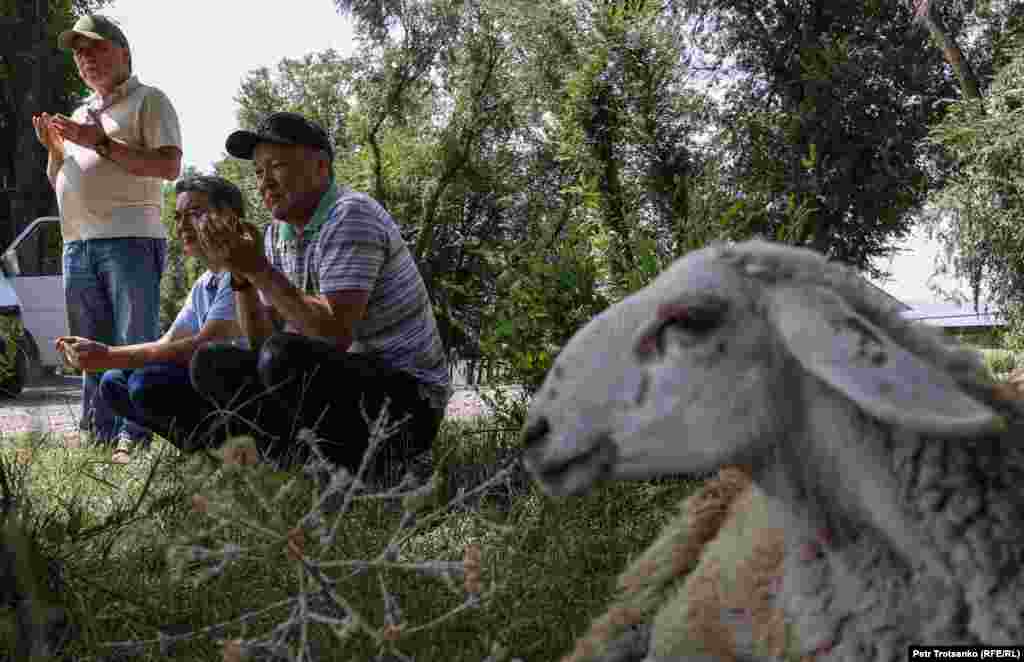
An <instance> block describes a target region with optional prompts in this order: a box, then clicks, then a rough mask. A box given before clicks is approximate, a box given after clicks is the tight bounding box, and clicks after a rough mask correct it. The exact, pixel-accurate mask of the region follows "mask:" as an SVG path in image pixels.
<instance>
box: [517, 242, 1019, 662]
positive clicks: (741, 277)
mask: <svg viewBox="0 0 1024 662" xmlns="http://www.w3.org/2000/svg"><path fill="white" fill-rule="evenodd" d="M1021 432H1024V402H1022V401H1020V400H1019V399H1016V398H1013V397H1009V396H1008V393H1007V390H1006V389H1005V387H1002V386H1000V385H996V384H994V383H993V382H992V380H991V378H990V377H989V375H988V373H987V372H986V370H985V368H984V366H983V364H982V362H981V359H980V357H979V356H978V354H977V353H975V352H974V351H972V350H970V349H967V348H964V347H962V346H960V345H958V344H956V343H955V342H953V341H951V340H949V339H947V338H946V337H945V336H944V335H943V334H942V333H941V331H938V330H935V329H931V328H927V327H923V326H921V325H918V324H915V323H912V322H908V321H906V320H904V319H902V318H901V317H900V316H899V314H898V312H897V311H896V310H895V309H894V308H893V307H892V304H890V303H889V302H887V301H885V300H884V299H882V298H881V297H880V296H879V295H878V294H877V293H876V292H875V291H874V290H873V289H872V288H870V287H868V286H867V285H866V283H865V282H864V281H863V280H862V279H861V278H860V277H859V276H857V275H856V274H855V273H854V272H853V271H852V270H850V269H848V268H845V267H843V266H841V265H839V264H836V263H833V262H828V261H827V260H825V259H824V258H823V257H822V256H821V255H819V254H817V253H814V252H812V251H808V250H804V249H798V248H793V247H788V246H783V245H778V244H772V243H767V242H762V241H750V242H745V243H741V244H737V245H732V246H712V247H709V248H706V249H703V250H700V251H695V252H693V253H690V254H688V255H686V256H684V257H683V258H681V259H679V260H678V261H677V262H676V263H675V264H674V265H672V266H671V267H670V268H669V269H667V270H666V271H665V272H664V273H663V274H661V275H660V276H659V277H658V278H657V279H656V280H655V281H654V282H653V283H651V284H650V285H649V286H647V287H646V288H644V289H642V290H640V291H639V292H637V293H635V294H633V295H632V296H630V297H628V298H627V299H625V300H623V301H622V302H620V303H618V304H616V305H614V306H612V307H610V308H609V309H608V310H606V311H605V312H604V313H602V314H601V315H599V316H598V317H596V318H595V319H594V320H592V321H591V322H590V323H589V324H588V325H586V326H585V327H584V328H583V329H581V330H580V331H579V332H578V333H577V334H576V335H575V336H574V337H573V338H572V340H571V341H570V342H569V343H568V344H567V345H566V347H565V348H564V349H563V350H562V352H561V353H560V354H559V356H558V359H557V360H556V362H555V364H554V366H553V367H552V369H551V371H550V373H549V374H548V376H547V378H546V380H545V382H544V384H543V386H542V387H541V389H540V390H539V391H538V392H537V394H536V396H535V397H534V399H533V402H532V404H531V408H530V412H529V416H528V419H527V425H526V427H525V430H524V441H525V444H526V450H525V452H524V456H523V457H524V462H525V464H526V466H527V468H528V469H529V470H530V472H531V473H532V474H533V475H534V477H535V478H536V479H537V480H538V481H539V482H540V484H541V486H542V487H543V489H544V490H546V491H547V492H548V493H551V494H555V495H560V494H575V493H581V492H584V491H586V490H587V489H589V487H590V486H591V485H593V483H594V482H595V481H597V480H599V479H602V478H648V477H653V476H657V475H663V474H679V473H689V474H702V473H706V472H709V471H713V470H715V469H717V468H720V467H723V466H727V465H733V466H740V467H743V468H744V470H745V471H746V472H747V473H749V475H750V476H751V478H752V480H753V483H754V484H755V486H756V487H757V488H758V490H759V491H760V492H762V493H763V494H764V495H766V497H767V499H768V500H769V501H770V502H771V503H772V504H774V506H773V508H772V509H771V512H770V514H766V515H765V516H766V517H768V516H770V517H771V518H772V520H771V522H770V525H771V526H774V527H777V528H779V529H780V530H782V531H784V532H785V534H784V538H785V540H784V541H783V545H784V558H783V560H782V581H781V587H780V589H781V590H780V591H779V592H778V594H777V595H776V596H775V598H774V599H775V601H776V604H777V605H778V606H779V608H780V609H781V611H782V613H784V615H785V619H786V621H787V623H789V624H790V625H792V626H793V628H794V631H795V632H796V637H797V640H798V643H797V645H798V647H799V650H798V651H796V653H798V654H800V655H816V657H815V658H814V659H817V660H857V661H861V660H877V661H883V660H884V661H889V660H903V659H905V656H906V654H907V647H908V646H909V645H911V644H922V643H924V644H945V643H990V644H1008V643H1020V642H1021V641H1024V577H1022V561H1024V544H1022V543H1024V437H1022V436H1021ZM808 544H814V545H817V546H819V547H820V549H821V550H822V553H821V555H820V560H819V561H810V560H809V559H808V557H807V554H806V550H807V547H808ZM656 629H657V622H655V630H656ZM653 637H654V639H657V638H658V635H657V632H655V633H654V635H653ZM649 659H650V660H655V659H658V651H657V650H652V654H651V656H650V657H649ZM673 659H680V658H678V657H676V658H673ZM683 659H685V658H683ZM694 659H704V658H694Z"/></svg>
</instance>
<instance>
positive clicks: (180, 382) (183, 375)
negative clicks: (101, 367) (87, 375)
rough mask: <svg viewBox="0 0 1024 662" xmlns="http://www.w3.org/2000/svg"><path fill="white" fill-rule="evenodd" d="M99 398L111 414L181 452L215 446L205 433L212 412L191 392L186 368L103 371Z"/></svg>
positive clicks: (155, 366)
mask: <svg viewBox="0 0 1024 662" xmlns="http://www.w3.org/2000/svg"><path fill="white" fill-rule="evenodd" d="M99 397H100V399H101V400H102V401H103V404H104V405H105V406H107V407H109V408H110V409H111V410H113V412H114V413H115V414H117V415H118V416H121V417H122V418H124V419H125V421H128V422H130V423H132V424H136V425H139V426H142V427H144V428H147V429H149V430H151V431H153V432H155V433H157V434H159V435H160V436H162V437H164V438H165V439H167V440H168V441H170V442H171V443H173V444H174V445H175V446H177V447H178V448H180V449H182V450H188V451H191V450H196V449H197V448H199V447H201V446H207V445H210V446H216V445H218V444H219V441H220V439H219V438H218V439H216V440H215V439H213V438H212V437H210V435H209V429H210V427H211V426H212V425H213V423H214V422H215V419H214V416H213V414H214V408H213V406H212V405H211V404H210V403H207V402H206V401H205V400H204V399H203V398H202V397H201V396H200V395H199V394H198V393H197V392H196V391H195V389H193V388H192V381H191V379H190V378H189V369H188V366H187V365H179V364H177V363H150V364H148V365H145V366H143V367H142V368H138V369H135V370H107V371H106V372H105V373H103V378H102V379H101V380H100V387H99Z"/></svg>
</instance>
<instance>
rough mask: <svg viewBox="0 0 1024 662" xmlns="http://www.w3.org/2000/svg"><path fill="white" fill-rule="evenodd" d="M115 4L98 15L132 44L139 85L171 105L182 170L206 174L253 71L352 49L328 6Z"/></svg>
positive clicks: (243, 0) (193, 0) (293, 1)
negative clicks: (149, 87) (177, 126)
mask: <svg viewBox="0 0 1024 662" xmlns="http://www.w3.org/2000/svg"><path fill="white" fill-rule="evenodd" d="M262 7H263V9H266V11H264V10H263V9H261V5H260V4H259V3H254V2H252V1H251V0H205V1H200V0H176V1H175V2H174V3H171V4H168V5H166V6H162V5H157V4H154V3H153V2H152V0H114V2H113V3H112V4H110V5H108V6H106V7H104V8H103V10H102V11H101V13H102V14H103V15H105V16H108V17H109V18H112V19H114V20H115V21H116V22H117V23H118V25H120V26H121V29H122V30H123V31H124V33H125V36H126V37H127V38H128V43H129V45H130V46H131V52H132V71H133V73H135V74H136V75H138V77H139V81H140V82H142V83H145V84H147V85H153V86H155V87H158V88H160V89H161V90H163V91H164V92H165V93H166V94H167V96H168V97H169V98H170V99H171V103H172V104H174V107H175V110H177V112H178V121H179V122H180V124H181V135H182V141H183V143H184V147H183V152H184V155H183V157H182V161H183V165H192V166H195V167H197V168H198V169H199V170H202V171H204V172H207V173H209V172H211V171H212V169H213V167H212V164H213V162H215V161H219V160H221V158H222V157H223V156H224V154H225V153H224V141H225V140H226V139H227V137H228V134H230V133H231V132H232V131H234V130H235V129H236V128H238V123H237V120H236V115H235V113H236V111H237V104H236V103H235V101H234V97H235V95H236V94H238V90H239V87H240V86H241V83H242V79H243V78H244V77H245V75H246V74H247V73H248V72H249V71H250V70H252V69H257V68H259V67H268V68H270V69H271V70H273V69H274V68H275V67H276V65H277V63H278V62H279V61H281V60H282V59H284V58H286V57H287V58H299V57H302V56H304V55H307V54H309V53H316V52H319V51H324V50H327V49H328V48H333V49H334V50H336V51H338V52H339V53H341V54H343V55H345V54H348V53H350V52H351V50H352V45H351V41H352V30H351V27H350V24H349V21H348V19H347V18H344V17H342V16H341V15H340V14H338V12H337V10H336V9H335V5H334V2H333V1H332V0H286V2H281V3H268V4H265V5H262Z"/></svg>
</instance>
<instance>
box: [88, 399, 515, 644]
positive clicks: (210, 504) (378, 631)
mask: <svg viewBox="0 0 1024 662" xmlns="http://www.w3.org/2000/svg"><path fill="white" fill-rule="evenodd" d="M388 405H389V401H388V400H385V402H384V404H383V406H382V407H381V411H380V413H379V415H378V416H377V418H376V419H375V420H373V421H371V420H370V418H369V416H368V415H367V414H366V412H365V411H363V417H364V419H365V420H366V422H367V424H368V425H369V426H370V430H371V434H370V441H369V447H368V449H367V451H366V453H365V454H364V456H363V459H362V462H361V465H360V467H359V469H358V471H357V472H356V475H354V476H353V475H352V474H351V473H350V472H349V471H347V470H346V469H345V468H343V467H336V466H334V465H332V464H331V463H330V462H329V461H328V460H327V459H326V458H325V457H324V455H323V453H322V452H321V451H320V449H319V448H318V446H317V442H318V441H319V439H318V438H317V436H316V435H315V433H314V432H312V431H311V430H309V429H303V430H301V431H300V432H299V434H298V439H299V440H300V441H301V442H302V443H304V444H305V445H306V446H308V448H309V451H310V453H309V458H308V460H307V461H306V463H305V464H304V466H303V467H302V472H303V473H304V474H305V475H306V476H307V477H309V478H313V479H314V481H313V482H314V483H315V484H316V486H317V487H316V488H315V489H314V497H313V499H312V504H311V506H310V508H309V509H308V511H307V512H305V514H303V515H302V516H301V517H300V518H299V519H298V521H296V522H292V523H288V522H286V521H285V520H284V518H283V516H282V512H281V511H282V508H281V507H280V505H281V504H282V503H283V501H284V499H285V498H286V497H287V496H288V495H289V493H291V492H292V490H294V489H295V488H296V487H297V486H298V484H299V482H300V480H301V476H299V475H293V476H292V477H291V478H290V479H289V480H287V481H286V482H284V483H283V484H280V487H278V488H277V489H276V492H275V493H274V494H272V495H268V494H266V493H265V492H264V490H263V489H262V488H260V487H259V485H258V484H257V481H255V480H254V478H253V477H254V473H255V472H256V471H257V470H258V469H257V468H256V465H257V464H258V463H259V453H258V451H257V449H256V446H255V444H254V442H253V440H252V438H251V437H236V438H233V439H231V440H229V441H228V442H227V443H225V444H224V446H223V447H222V448H221V449H220V451H219V455H220V457H221V459H222V461H223V463H222V465H221V467H220V469H219V470H218V473H221V474H224V475H226V474H232V475H233V477H234V478H235V479H237V480H238V482H237V483H236V485H239V486H240V487H238V488H235V489H236V491H237V492H243V491H244V492H246V493H247V494H246V495H243V494H238V493H236V494H206V493H202V492H198V493H195V494H193V495H192V497H191V498H192V507H193V509H194V510H196V511H197V512H200V513H203V514H204V515H206V516H207V517H208V518H209V519H211V520H212V525H211V526H210V527H209V528H208V529H206V530H205V531H201V532H199V533H198V535H196V536H194V537H192V538H191V541H192V542H189V541H184V542H182V543H181V544H177V545H173V546H172V547H171V548H170V549H169V551H168V558H169V561H170V563H169V564H170V565H171V567H172V568H174V569H175V575H176V577H177V578H179V579H181V578H182V577H183V576H184V574H185V572H186V571H188V570H195V569H199V570H200V571H199V572H198V573H197V574H195V575H194V576H193V577H192V581H193V582H194V583H195V584H196V585H199V584H201V583H203V582H205V581H208V580H210V579H212V578H213V577H216V576H218V575H220V574H222V573H223V572H224V571H225V570H226V569H227V568H228V567H229V566H231V565H232V564H234V563H237V562H239V561H241V560H260V559H266V558H267V553H268V552H271V553H275V554H279V553H280V552H283V555H284V557H285V558H287V559H288V562H289V563H291V564H293V566H294V567H295V568H296V570H297V572H296V573H295V576H296V577H297V581H296V586H295V587H294V588H293V594H292V595H290V596H289V597H287V598H285V599H283V600H279V601H277V602H274V603H272V604H265V605H260V606H259V607H256V608H253V609H250V610H249V611H246V612H245V613H243V614H242V615H240V616H238V617H237V618H234V619H231V620H227V621H224V622H220V623H217V624H214V625H209V626H207V627H204V628H200V629H197V630H193V631H190V632H186V633H181V634H174V635H168V634H164V633H162V632H161V633H160V634H159V635H158V637H156V638H153V639H139V640H130V641H118V642H110V643H108V644H107V646H109V647H111V648H112V649H114V650H116V651H119V652H121V653H127V654H137V653H140V652H142V651H143V650H145V649H146V648H149V647H153V646H155V647H158V648H159V650H160V651H161V653H162V654H167V653H169V652H170V651H171V649H172V647H173V646H174V644H176V643H178V642H182V641H186V640H189V639H193V638H198V637H210V638H213V639H214V640H216V641H218V642H219V643H221V644H222V646H223V659H224V660H225V662H230V661H234V660H243V659H249V660H255V659H275V660H289V661H290V662H310V661H312V660H314V659H316V658H315V652H314V648H313V646H312V642H311V638H310V635H311V633H310V626H311V625H313V624H320V625H322V626H326V628H327V629H328V630H329V631H330V632H332V633H333V634H334V636H335V637H336V639H337V641H338V642H339V643H344V642H345V641H346V640H348V639H349V638H350V637H352V636H353V635H354V634H356V633H360V632H361V633H363V634H365V635H368V636H369V637H371V638H372V640H373V641H374V642H375V644H376V645H377V648H378V654H379V655H381V656H384V655H387V656H388V657H389V658H390V659H397V660H410V661H411V660H413V659H414V658H413V657H411V656H410V655H409V654H407V653H406V652H403V650H402V643H403V640H405V638H406V637H408V636H409V635H412V634H414V633H416V632H420V631H423V630H427V629H430V628H434V627H437V626H438V625H441V624H442V623H444V622H445V621H448V620H449V619H451V618H453V617H455V616H457V615H459V614H461V613H463V612H465V611H467V610H473V609H479V608H481V607H482V606H483V605H484V604H485V603H486V602H487V601H488V600H489V599H490V598H491V597H492V596H493V595H494V594H495V592H496V590H497V589H498V588H499V586H498V585H497V584H496V583H495V582H494V581H493V579H492V580H491V581H490V582H489V583H487V582H485V580H484V577H483V568H482V564H481V549H480V547H479V546H478V545H475V544H471V545H468V546H467V547H466V548H465V552H464V556H463V558H462V559H461V560H425V561H420V562H399V560H398V559H399V551H400V549H401V548H402V546H403V544H404V543H406V542H407V541H409V540H410V538H412V537H413V536H415V535H416V534H417V533H419V532H422V531H423V530H424V528H425V527H427V526H429V525H432V524H436V523H438V522H439V521H441V520H442V519H443V518H445V517H446V516H448V514H449V513H450V512H451V510H452V509H453V508H456V507H458V506H461V505H464V504H465V503H466V501H467V500H469V499H471V498H473V497H474V496H477V495H480V494H482V493H484V492H486V491H487V490H489V489H490V488H492V487H493V486H495V485H496V484H499V483H502V482H505V481H508V480H509V477H510V476H511V474H512V471H513V469H514V467H513V464H514V462H515V460H512V461H509V462H506V463H505V464H504V466H503V467H502V468H501V469H500V470H498V471H497V472H496V473H495V474H494V475H493V476H491V477H490V478H489V479H488V480H486V481H484V482H483V483H481V484H480V485H478V486H477V487H475V488H473V489H472V490H465V489H464V488H460V490H459V492H458V493H457V494H456V496H455V497H454V498H453V499H451V500H450V501H449V502H448V503H447V504H444V505H443V506H440V507H438V508H436V509H435V510H434V511H433V512H428V506H430V505H431V504H432V503H434V499H433V495H434V493H435V492H436V491H437V488H438V487H439V484H440V480H439V475H438V473H437V471H436V470H435V472H434V473H433V474H432V475H431V476H430V478H429V479H428V480H426V481H422V480H420V479H418V478H417V477H416V476H415V475H414V474H413V473H412V472H407V473H406V474H405V476H404V477H403V478H402V480H401V481H400V482H399V483H398V484H397V485H394V486H392V487H388V488H386V489H385V488H379V487H375V486H374V485H372V484H370V482H369V481H367V480H364V479H365V477H366V475H367V472H368V470H369V468H370V467H371V466H372V464H373V459H374V457H375V456H376V454H377V451H378V450H379V449H380V448H381V446H382V445H383V444H384V443H385V442H386V441H387V440H388V439H390V438H392V437H393V436H395V435H396V433H397V432H398V430H399V428H400V427H401V425H402V424H403V423H404V419H403V420H399V421H397V422H391V420H390V418H389V415H388ZM215 475H216V474H215ZM243 497H248V498H249V499H254V500H255V502H256V507H257V510H258V511H259V515H260V516H259V517H257V516H253V515H252V511H251V510H250V509H248V508H245V507H240V506H239V505H238V499H239V498H243ZM360 500H362V501H365V500H386V501H387V502H390V503H394V504H397V505H398V506H400V507H401V510H402V514H401V517H400V520H399V523H398V525H397V527H396V528H395V529H394V531H392V532H391V534H390V540H389V541H388V542H387V544H386V545H385V546H384V549H383V550H382V551H381V552H380V553H379V554H378V555H377V557H376V558H368V559H338V558H331V555H332V552H337V549H336V545H335V544H334V543H335V541H336V540H337V539H338V536H339V533H341V532H342V531H343V530H344V528H345V525H346V523H351V518H346V515H349V514H350V512H351V509H352V506H353V504H354V503H355V502H356V501H360ZM482 521H484V522H485V523H487V524H488V525H489V526H491V527H494V528H497V529H498V530H499V532H500V533H505V534H507V533H509V532H510V529H509V527H502V526H500V525H497V524H494V523H493V522H489V521H487V520H482ZM232 526H234V527H243V528H244V529H246V530H247V531H248V532H249V533H250V534H251V535H252V537H253V538H254V539H256V540H258V541H259V542H258V543H255V544H251V545H248V546H242V545H238V544H235V543H231V542H221V543H220V545H219V547H211V546H208V545H204V544H200V543H198V542H197V541H203V540H205V541H210V540H214V539H216V538H217V536H218V534H221V538H224V537H225V536H224V535H223V534H224V533H225V532H226V531H227V529H228V528H229V527H232ZM506 529H509V530H506ZM330 570H347V571H348V572H349V573H350V574H349V576H350V577H354V576H356V575H360V574H363V573H367V572H370V571H377V579H378V582H377V583H378V586H379V590H380V596H381V600H382V603H383V607H384V610H383V611H384V623H375V622H373V619H372V618H371V617H370V616H369V615H368V614H367V613H365V612H363V611H360V609H359V608H357V607H356V606H355V605H354V604H353V602H352V601H351V600H349V599H346V596H345V595H343V594H342V593H341V592H340V591H339V590H338V582H337V580H334V579H332V578H331V577H329V576H328V574H327V573H326V572H325V571H330ZM384 570H392V571H393V570H398V571H405V572H412V573H418V574H420V575H422V576H426V577H431V578H435V579H438V580H440V581H441V582H442V584H443V585H445V586H446V587H447V588H448V589H449V590H450V591H452V592H454V593H455V594H456V595H459V596H462V597H463V600H462V601H461V603H459V604H458V605H456V606H455V607H453V608H452V609H450V610H449V611H448V612H446V613H444V614H442V615H440V616H438V617H436V618H434V619H432V620H430V621H428V622H424V623H411V622H408V621H406V620H405V619H404V618H403V612H402V609H401V605H400V604H399V600H398V598H397V597H396V595H395V594H394V593H393V592H392V591H391V590H389V587H388V584H387V582H386V581H385V577H384V573H383V572H382V571H384ZM274 613H287V616H286V617H285V618H283V620H281V621H280V622H279V623H278V624H277V625H276V626H275V627H273V628H272V629H270V631H269V632H264V633H262V634H260V635H256V636H252V637H248V638H229V637H228V633H229V632H230V631H232V630H233V629H235V628H241V629H242V630H243V632H244V631H245V629H246V627H247V626H248V625H251V624H252V623H254V622H255V621H257V619H263V618H264V617H266V616H268V615H271V614H274ZM498 657H504V656H503V655H501V656H498ZM492 658H494V659H497V657H495V656H493V655H492ZM489 659H491V658H489Z"/></svg>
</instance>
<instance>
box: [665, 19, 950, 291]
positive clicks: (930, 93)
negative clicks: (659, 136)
mask: <svg viewBox="0 0 1024 662" xmlns="http://www.w3.org/2000/svg"><path fill="white" fill-rule="evenodd" d="M683 4H684V5H685V8H686V10H687V12H688V16H689V17H690V18H691V20H693V21H695V22H696V23H697V24H698V25H699V26H700V28H701V29H699V30H698V35H699V37H700V39H699V44H700V45H701V46H702V47H703V48H704V49H705V51H706V52H707V53H709V54H710V56H711V57H712V58H713V59H714V60H715V61H717V62H720V63H723V65H722V66H725V64H728V65H729V73H730V76H731V77H732V82H729V83H727V84H725V85H724V86H723V87H724V88H725V94H724V102H723V107H722V116H721V120H720V123H719V126H720V127H721V130H720V132H719V134H718V136H717V142H718V144H719V145H721V147H722V150H723V159H722V162H723V163H724V164H726V166H727V173H728V179H729V180H730V181H731V183H732V186H733V187H734V188H735V190H736V191H737V193H738V194H739V197H738V200H737V202H738V205H739V207H740V209H739V210H738V213H737V215H736V219H737V220H739V221H740V222H741V223H742V224H743V225H745V226H746V227H747V228H748V229H749V230H753V231H756V232H757V233H759V234H763V235H766V236H768V237H771V238H774V239H778V240H784V241H788V242H791V243H795V244H801V245H808V246H811V247H814V248H816V249H818V250H820V251H822V252H824V253H826V254H828V255H830V256H831V257H833V258H836V259H840V260H842V261H844V262H847V263H850V264H852V265H854V266H856V267H858V268H861V269H863V270H865V271H867V272H869V273H872V274H874V275H878V274H877V270H876V269H875V268H874V267H873V266H872V260H873V259H874V258H876V257H878V256H882V255H885V254H887V253H888V251H889V249H890V247H891V245H892V243H893V241H894V240H897V239H900V238H902V237H904V236H905V235H906V233H907V232H908V231H909V227H910V224H911V222H912V220H913V216H912V214H911V212H913V211H914V210H916V209H917V208H919V206H920V205H921V204H922V202H923V200H924V197H925V194H926V191H927V188H928V185H929V183H930V182H929V170H928V168H927V165H928V160H927V158H926V156H927V155H926V154H924V153H923V151H922V149H921V147H920V141H921V139H922V138H923V137H924V135H925V133H926V131H927V127H928V125H929V124H930V123H932V122H934V121H937V120H938V119H939V117H940V115H939V113H940V112H941V110H942V107H943V103H944V100H945V99H948V98H950V97H952V96H953V94H954V90H953V82H952V80H951V79H950V77H949V76H947V75H946V74H945V71H944V66H945V64H944V62H943V60H942V54H941V53H940V51H939V50H938V49H935V48H931V47H929V45H928V44H927V42H926V40H927V39H928V33H927V32H926V31H925V30H921V29H916V28H915V26H914V16H913V15H912V14H911V12H910V11H909V10H908V8H907V7H906V6H905V5H904V4H901V3H891V2H881V1H880V0H879V1H874V2H863V1H861V0H856V1H854V0H841V1H835V0H827V1H826V0H808V1H802V0H801V1H797V0H771V1H769V2H753V1H750V0H731V1H729V2H711V1H710V0H708V1H704V0H692V1H690V2H685V3H683Z"/></svg>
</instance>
